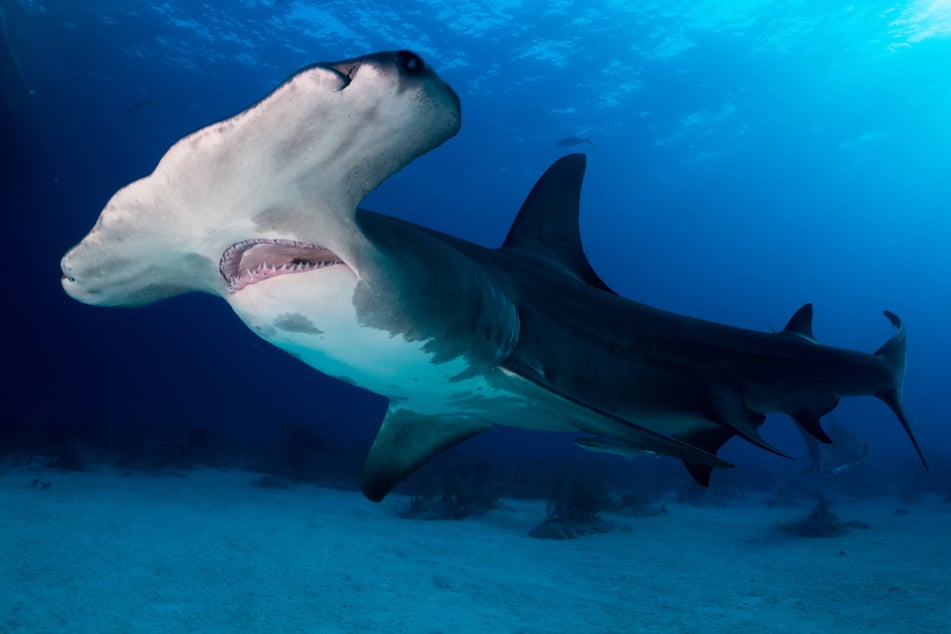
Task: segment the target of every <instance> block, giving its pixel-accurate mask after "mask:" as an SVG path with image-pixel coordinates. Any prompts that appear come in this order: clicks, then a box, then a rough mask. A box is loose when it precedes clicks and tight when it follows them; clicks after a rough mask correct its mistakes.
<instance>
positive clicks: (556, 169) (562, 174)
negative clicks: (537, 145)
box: [502, 154, 613, 292]
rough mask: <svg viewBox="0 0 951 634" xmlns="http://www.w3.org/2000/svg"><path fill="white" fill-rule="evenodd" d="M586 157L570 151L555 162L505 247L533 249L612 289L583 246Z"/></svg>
mask: <svg viewBox="0 0 951 634" xmlns="http://www.w3.org/2000/svg"><path fill="white" fill-rule="evenodd" d="M586 162H587V159H586V157H585V155H584V154H569V155H567V156H563V157H562V158H560V159H558V160H557V161H555V162H554V164H552V166H551V167H549V168H548V170H547V171H546V172H545V173H544V174H542V176H541V178H539V179H538V182H537V183H535V187H533V188H532V191H531V193H530V194H529V195H528V198H526V199H525V203H524V204H522V208H521V210H519V212H518V215H517V216H516V217H515V222H513V223H512V228H511V229H509V234H508V237H506V238H505V243H504V244H503V245H502V248H505V249H515V250H519V251H523V252H526V253H531V254H532V255H534V256H536V257H540V258H542V259H545V260H547V261H548V262H550V263H551V264H553V265H554V266H556V267H557V268H558V269H560V270H562V271H563V272H564V273H565V274H567V275H570V276H571V277H575V278H577V279H579V280H581V281H583V282H585V283H587V284H590V285H591V286H594V287H596V288H600V289H601V290H604V291H608V292H613V291H611V289H610V288H608V285H607V284H605V283H604V282H603V281H602V280H601V278H600V277H598V274H597V273H595V272H594V269H593V268H591V264H590V263H589V262H588V258H587V257H585V254H584V250H583V249H582V247H581V231H580V229H579V227H578V212H579V206H580V204H581V182H582V181H583V180H584V169H585V164H586Z"/></svg>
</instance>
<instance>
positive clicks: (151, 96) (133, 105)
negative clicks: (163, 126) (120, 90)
mask: <svg viewBox="0 0 951 634" xmlns="http://www.w3.org/2000/svg"><path fill="white" fill-rule="evenodd" d="M153 101H155V95H154V94H149V95H147V96H145V97H144V98H142V99H139V100H138V101H136V102H133V103H131V104H129V105H128V106H126V109H125V111H126V112H135V111H136V110H139V109H141V108H144V107H145V106H148V105H149V104H151V103H152V102H153Z"/></svg>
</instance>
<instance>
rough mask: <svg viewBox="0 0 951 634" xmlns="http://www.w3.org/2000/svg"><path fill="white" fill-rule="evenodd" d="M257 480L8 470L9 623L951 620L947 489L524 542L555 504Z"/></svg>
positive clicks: (927, 628)
mask: <svg viewBox="0 0 951 634" xmlns="http://www.w3.org/2000/svg"><path fill="white" fill-rule="evenodd" d="M37 477H39V478H41V479H45V480H48V481H50V482H52V485H51V486H50V487H49V488H47V489H42V488H39V487H33V486H31V482H32V481H33V479H34V478H37ZM256 477H257V474H253V473H249V472H245V471H217V470H211V469H209V470H198V471H192V472H188V473H187V474H186V475H184V477H176V476H172V475H169V476H161V477H155V476H148V475H141V474H132V475H128V474H126V475H125V476H123V475H120V474H119V473H118V472H116V471H113V470H107V469H105V468H103V469H101V470H96V471H89V472H83V473H58V472H42V471H36V470H27V469H19V470H12V471H7V472H5V473H2V474H0V632H4V633H6V632H97V633H99V632H101V633H107V632H143V633H152V632H238V631H240V632H568V631H571V632H721V631H722V632H725V631H731V632H741V631H742V632H850V631H855V632H900V631H901V632H947V631H951V580H949V572H951V544H949V541H951V505H949V504H948V503H946V502H944V501H943V500H942V499H940V498H937V497H923V498H922V499H920V500H919V501H916V502H907V501H904V502H903V501H899V500H898V499H897V498H889V497H882V498H868V499H862V500H853V501H848V500H839V503H838V504H837V505H836V506H835V507H834V510H835V511H836V512H837V514H838V515H839V516H840V517H841V518H842V519H844V520H861V521H863V522H866V523H868V524H869V525H870V528H868V529H865V530H854V531H853V532H852V533H850V534H848V535H844V536H841V537H828V538H814V539H804V538H800V537H793V536H790V535H787V534H785V533H783V532H781V531H779V530H778V529H777V528H776V524H777V522H780V521H783V520H789V519H799V518H801V517H803V516H804V515H805V513H806V512H807V511H808V508H768V507H767V505H766V504H764V502H763V500H762V499H757V498H756V497H755V496H754V497H750V498H748V499H746V500H745V501H736V502H734V503H733V504H732V505H731V506H727V507H722V508H715V507H694V506H687V505H683V504H678V503H676V502H668V503H667V510H668V512H667V513H666V514H663V515H658V516H654V517H643V518H610V516H607V517H608V518H609V519H612V520H616V521H617V522H618V523H619V524H621V525H625V526H627V527H628V530H622V531H618V532H613V533H607V534H602V535H590V536H585V537H582V538H579V539H575V540H569V541H550V540H538V539H534V538H530V537H527V533H528V532H529V530H530V529H531V528H532V527H533V526H535V525H536V524H537V523H538V522H539V521H540V520H541V519H543V518H544V516H545V503H544V502H542V501H538V502H525V501H515V500H504V501H503V507H502V508H501V509H499V510H495V511H492V512H491V513H489V514H487V515H484V516H480V517H473V518H469V519H466V520H463V521H421V520H410V519H402V518H400V517H399V516H398V515H397V513H396V509H397V508H398V507H399V505H403V504H406V498H405V497H401V496H391V497H390V498H388V499H387V500H386V501H384V502H383V503H382V504H372V503H370V502H368V501H366V500H365V499H364V498H363V497H362V496H361V495H360V494H359V493H357V492H343V491H336V490H330V489H322V488H318V487H314V486H306V485H301V486H298V487H296V488H294V489H291V490H270V489H261V488H256V487H252V486H250V482H251V481H252V480H254V479H255V478H256ZM900 507H903V508H905V509H907V511H908V512H907V513H906V512H904V511H902V512H901V514H896V513H895V511H896V510H897V509H898V508H900Z"/></svg>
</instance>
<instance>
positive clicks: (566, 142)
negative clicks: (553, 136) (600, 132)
mask: <svg viewBox="0 0 951 634" xmlns="http://www.w3.org/2000/svg"><path fill="white" fill-rule="evenodd" d="M584 143H588V144H590V145H594V142H593V141H592V140H591V139H586V138H584V137H580V136H566V137H565V138H563V139H559V140H558V141H555V147H573V146H575V145H582V144H584Z"/></svg>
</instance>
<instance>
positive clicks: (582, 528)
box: [528, 477, 617, 539]
mask: <svg viewBox="0 0 951 634" xmlns="http://www.w3.org/2000/svg"><path fill="white" fill-rule="evenodd" d="M610 501H611V499H610V496H609V495H608V487H607V484H606V483H605V482H603V481H600V480H598V479H595V478H592V477H587V478H578V479H575V480H573V481H571V482H570V483H567V484H566V483H565V482H559V483H558V485H557V486H556V488H555V491H554V493H553V494H552V496H551V499H550V500H549V501H548V506H547V512H548V517H546V518H545V520H544V521H542V522H541V523H540V524H539V525H538V526H536V527H535V528H533V529H532V530H531V531H529V533H528V535H529V537H535V538H536V539H574V538H576V537H580V536H582V535H593V534H596V533H607V532H610V531H613V530H617V527H615V525H614V524H612V523H610V522H607V521H605V520H603V519H601V517H600V513H601V511H603V510H604V509H606V508H607V507H608V505H609V503H610Z"/></svg>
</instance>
